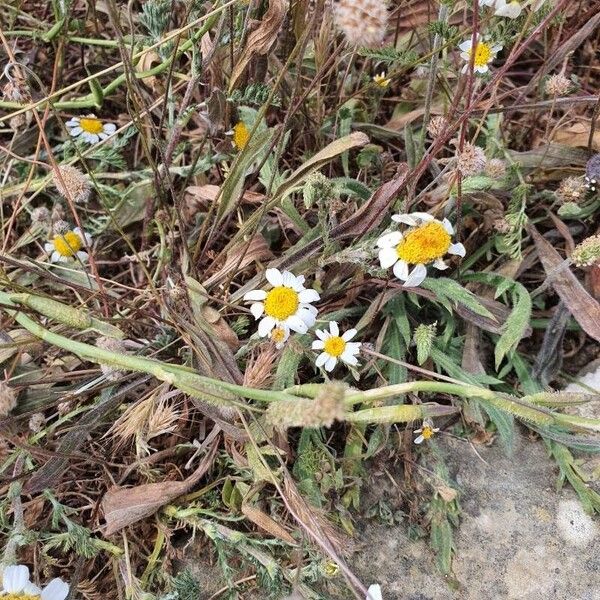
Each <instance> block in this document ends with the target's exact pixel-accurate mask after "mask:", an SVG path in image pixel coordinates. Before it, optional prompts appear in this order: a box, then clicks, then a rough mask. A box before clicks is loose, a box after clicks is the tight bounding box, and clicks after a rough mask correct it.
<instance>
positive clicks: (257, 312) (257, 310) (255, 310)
mask: <svg viewBox="0 0 600 600" xmlns="http://www.w3.org/2000/svg"><path fill="white" fill-rule="evenodd" d="M250 312H251V313H252V316H253V317H254V318H255V319H256V320H257V321H258V319H260V318H261V317H262V314H263V313H264V312H265V305H264V304H263V303H262V302H255V303H254V304H253V305H252V306H251V307H250Z"/></svg>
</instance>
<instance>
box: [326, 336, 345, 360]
mask: <svg viewBox="0 0 600 600" xmlns="http://www.w3.org/2000/svg"><path fill="white" fill-rule="evenodd" d="M345 348H346V342H345V341H344V340H343V339H342V338H341V337H339V336H337V335H332V336H331V337H330V338H327V339H326V340H325V342H324V343H323V350H324V351H325V352H326V353H327V354H329V356H335V357H336V358H337V357H338V356H341V355H342V353H343V352H344V350H345Z"/></svg>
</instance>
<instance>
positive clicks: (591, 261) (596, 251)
mask: <svg viewBox="0 0 600 600" xmlns="http://www.w3.org/2000/svg"><path fill="white" fill-rule="evenodd" d="M571 260H572V261H573V263H574V264H575V265H576V266H578V267H579V268H580V269H582V268H585V267H592V266H593V265H595V264H596V263H598V262H600V234H596V235H593V236H591V237H589V238H586V239H585V240H583V242H581V243H579V244H577V246H575V250H573V252H572V254H571Z"/></svg>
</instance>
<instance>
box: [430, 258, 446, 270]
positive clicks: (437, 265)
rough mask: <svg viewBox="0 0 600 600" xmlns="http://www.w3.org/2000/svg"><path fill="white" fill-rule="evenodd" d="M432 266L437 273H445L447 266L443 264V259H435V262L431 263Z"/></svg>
mask: <svg viewBox="0 0 600 600" xmlns="http://www.w3.org/2000/svg"><path fill="white" fill-rule="evenodd" d="M433 266H434V267H435V268H436V269H437V270H438V271H445V270H446V269H447V268H448V265H447V264H446V263H445V262H444V259H443V258H436V259H435V261H434V262H433Z"/></svg>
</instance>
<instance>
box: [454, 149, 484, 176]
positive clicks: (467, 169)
mask: <svg viewBox="0 0 600 600" xmlns="http://www.w3.org/2000/svg"><path fill="white" fill-rule="evenodd" d="M486 164H487V160H486V158H485V152H484V151H483V148H480V147H479V146H475V144H471V143H470V142H465V145H464V147H463V149H462V152H459V153H458V155H457V162H456V168H457V169H458V170H459V171H460V173H461V175H462V176H463V177H470V176H472V175H477V174H478V173H481V171H483V170H484V169H485V167H486Z"/></svg>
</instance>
